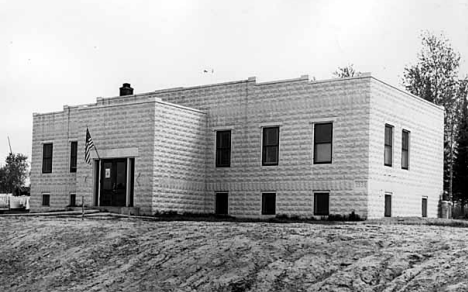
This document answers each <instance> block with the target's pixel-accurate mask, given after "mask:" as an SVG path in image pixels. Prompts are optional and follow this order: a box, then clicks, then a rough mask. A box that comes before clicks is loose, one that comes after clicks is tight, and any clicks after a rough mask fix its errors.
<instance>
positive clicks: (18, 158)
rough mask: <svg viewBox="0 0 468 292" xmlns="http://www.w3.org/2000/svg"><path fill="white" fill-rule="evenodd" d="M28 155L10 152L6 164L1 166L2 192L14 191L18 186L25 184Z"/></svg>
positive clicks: (0, 190)
mask: <svg viewBox="0 0 468 292" xmlns="http://www.w3.org/2000/svg"><path fill="white" fill-rule="evenodd" d="M27 159H28V157H27V156H25V155H23V154H21V153H18V154H13V153H10V154H9V155H8V156H7V158H6V160H5V165H4V166H3V167H1V168H0V192H2V193H13V192H14V191H15V189H16V188H18V187H22V186H24V183H25V181H26V178H27V171H28V167H29V164H28V162H27Z"/></svg>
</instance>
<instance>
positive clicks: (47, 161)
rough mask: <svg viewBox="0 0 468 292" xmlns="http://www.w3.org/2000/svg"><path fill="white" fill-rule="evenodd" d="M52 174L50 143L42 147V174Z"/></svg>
mask: <svg viewBox="0 0 468 292" xmlns="http://www.w3.org/2000/svg"><path fill="white" fill-rule="evenodd" d="M51 172H52V143H47V144H44V145H42V173H51Z"/></svg>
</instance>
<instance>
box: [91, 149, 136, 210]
mask: <svg viewBox="0 0 468 292" xmlns="http://www.w3.org/2000/svg"><path fill="white" fill-rule="evenodd" d="M121 159H125V160H126V170H125V171H126V190H125V206H122V207H133V204H134V192H135V191H134V188H135V184H134V181H135V158H134V157H109V158H108V157H106V158H101V159H96V160H94V161H95V164H94V178H95V184H94V205H95V206H101V188H102V187H101V186H102V181H101V179H102V171H103V167H102V164H103V161H105V160H121Z"/></svg>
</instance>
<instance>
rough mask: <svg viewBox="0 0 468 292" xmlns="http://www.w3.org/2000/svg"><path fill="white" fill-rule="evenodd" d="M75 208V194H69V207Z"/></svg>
mask: <svg viewBox="0 0 468 292" xmlns="http://www.w3.org/2000/svg"><path fill="white" fill-rule="evenodd" d="M74 206H76V194H70V207H74Z"/></svg>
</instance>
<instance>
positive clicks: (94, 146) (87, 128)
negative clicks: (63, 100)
mask: <svg viewBox="0 0 468 292" xmlns="http://www.w3.org/2000/svg"><path fill="white" fill-rule="evenodd" d="M86 133H89V127H88V124H86ZM93 148H94V151H96V154H97V157H98V158H99V160H101V157H100V156H99V152H98V150H97V147H96V144H95V143H94V141H93Z"/></svg>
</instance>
